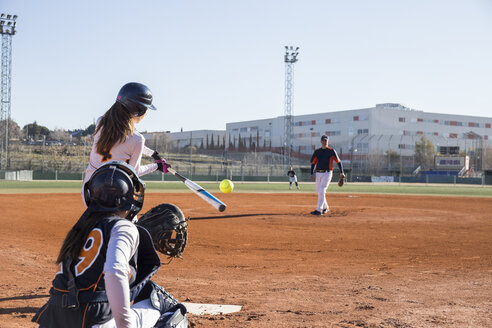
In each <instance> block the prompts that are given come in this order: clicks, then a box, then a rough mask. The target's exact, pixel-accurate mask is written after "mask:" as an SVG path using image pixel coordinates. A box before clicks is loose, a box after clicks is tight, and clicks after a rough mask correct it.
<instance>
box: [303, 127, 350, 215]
mask: <svg viewBox="0 0 492 328" xmlns="http://www.w3.org/2000/svg"><path fill="white" fill-rule="evenodd" d="M333 162H335V163H337V164H338V168H339V169H340V178H339V180H338V185H339V186H340V187H341V186H343V184H344V181H345V174H344V173H343V166H342V162H341V161H340V158H339V157H338V154H337V152H336V151H335V149H333V148H331V147H328V136H326V135H322V136H321V148H318V149H316V150H315V151H314V153H313V156H312V157H311V180H313V174H314V172H316V193H317V194H318V206H317V207H316V209H315V210H314V211H312V212H311V214H313V215H322V214H325V213H327V212H328V211H329V210H330V207H329V206H328V203H327V202H326V189H328V186H329V184H330V182H331V179H332V177H333Z"/></svg>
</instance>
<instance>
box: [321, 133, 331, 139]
mask: <svg viewBox="0 0 492 328" xmlns="http://www.w3.org/2000/svg"><path fill="white" fill-rule="evenodd" d="M328 139H330V138H328V136H327V135H326V134H323V135H322V136H321V140H328Z"/></svg>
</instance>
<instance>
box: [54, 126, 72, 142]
mask: <svg viewBox="0 0 492 328" xmlns="http://www.w3.org/2000/svg"><path fill="white" fill-rule="evenodd" d="M50 138H51V139H53V140H60V141H69V140H70V134H69V133H68V132H67V131H65V130H62V129H56V128H55V129H54V130H53V131H51V132H50Z"/></svg>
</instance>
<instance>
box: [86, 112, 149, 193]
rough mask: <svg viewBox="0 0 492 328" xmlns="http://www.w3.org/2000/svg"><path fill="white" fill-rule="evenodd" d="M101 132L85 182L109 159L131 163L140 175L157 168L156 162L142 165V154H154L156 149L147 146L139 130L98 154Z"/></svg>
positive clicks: (91, 155)
mask: <svg viewBox="0 0 492 328" xmlns="http://www.w3.org/2000/svg"><path fill="white" fill-rule="evenodd" d="M100 121H101V118H98V120H97V125H99V122H100ZM100 133H101V131H99V132H98V133H97V134H96V135H95V136H94V142H93V144H92V149H91V154H90V157H89V164H88V165H87V168H86V169H85V175H84V184H85V183H86V182H87V181H89V179H90V177H91V176H92V174H93V173H94V171H95V170H97V169H98V168H99V167H100V166H101V165H103V164H104V163H106V162H109V161H121V162H125V163H128V164H130V165H131V166H133V167H134V168H135V171H136V172H137V174H138V176H142V175H145V174H148V173H151V172H154V171H155V170H157V164H155V163H152V164H147V165H140V161H141V159H142V155H147V156H152V154H153V153H154V151H153V150H152V149H150V148H148V147H146V146H145V138H144V137H143V136H142V135H141V134H140V133H138V132H137V131H134V132H133V134H132V135H128V137H127V138H126V140H125V141H123V142H121V143H117V144H115V145H114V146H113V148H111V150H110V151H109V153H106V154H103V155H101V154H98V153H97V151H96V144H97V141H98V140H99V136H100Z"/></svg>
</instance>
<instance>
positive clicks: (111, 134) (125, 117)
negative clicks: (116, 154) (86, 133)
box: [94, 102, 135, 155]
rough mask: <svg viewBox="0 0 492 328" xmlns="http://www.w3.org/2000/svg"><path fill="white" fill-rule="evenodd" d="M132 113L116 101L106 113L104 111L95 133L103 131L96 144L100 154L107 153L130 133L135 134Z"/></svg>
mask: <svg viewBox="0 0 492 328" xmlns="http://www.w3.org/2000/svg"><path fill="white" fill-rule="evenodd" d="M132 117H133V116H132V114H130V112H128V111H127V110H126V109H125V107H123V105H121V104H120V103H118V102H115V103H114V104H113V106H111V108H110V109H108V111H107V112H106V113H104V115H103V117H102V118H101V121H100V122H99V125H98V126H97V128H96V131H95V132H94V134H97V133H98V132H99V131H101V134H100V136H99V140H98V141H97V144H96V151H97V153H98V154H101V155H103V154H105V153H107V152H109V151H110V150H111V148H113V146H114V145H115V144H117V143H118V142H123V141H125V139H126V138H127V136H128V134H133V131H134V129H135V126H134V125H133V120H132Z"/></svg>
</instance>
